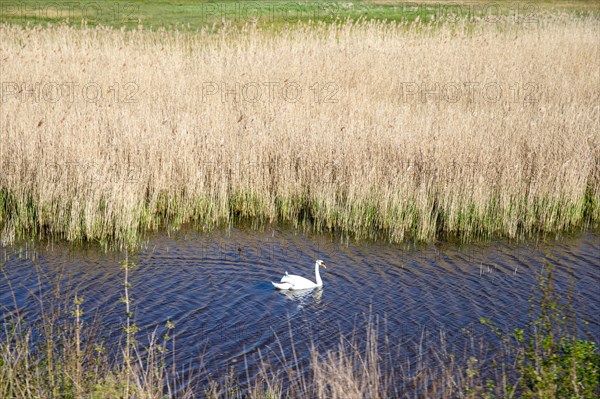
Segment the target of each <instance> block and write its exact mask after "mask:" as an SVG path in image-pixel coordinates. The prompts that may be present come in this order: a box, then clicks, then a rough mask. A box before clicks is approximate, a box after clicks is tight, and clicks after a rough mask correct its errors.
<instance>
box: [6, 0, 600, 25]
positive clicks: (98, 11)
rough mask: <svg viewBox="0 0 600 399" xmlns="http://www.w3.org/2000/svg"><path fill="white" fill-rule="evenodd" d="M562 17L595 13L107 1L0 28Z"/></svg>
mask: <svg viewBox="0 0 600 399" xmlns="http://www.w3.org/2000/svg"><path fill="white" fill-rule="evenodd" d="M557 11H559V12H568V13H572V14H594V15H598V14H599V13H600V5H599V4H598V3H597V2H594V1H584V0H575V1H548V0H544V1H523V2H490V1H482V0H472V1H463V2H453V1H431V0H425V1H417V2H410V1H396V0H365V1H361V0H347V1H324V0H301V1H285V0H271V1H269V0H257V1H235V0H221V1H213V0H201V1H195V0H162V1H142V0H113V1H84V2H73V1H67V0H65V1H51V2H48V1H46V2H45V1H38V0H22V1H3V2H1V3H0V22H9V23H16V24H20V25H27V24H30V25H42V26H47V25H48V24H55V25H56V24H58V23H62V22H65V21H68V23H69V24H71V25H73V26H81V25H86V26H98V25H102V26H111V27H115V28H127V29H132V28H133V29H137V28H138V26H143V27H144V29H158V28H166V29H178V30H198V29H202V28H207V27H211V26H213V25H216V26H221V25H222V24H223V23H224V22H225V23H227V24H232V25H237V26H242V25H244V24H252V23H254V24H258V25H259V26H264V27H281V26H283V25H286V24H295V23H297V22H307V21H309V20H311V21H323V22H333V21H335V20H344V19H347V18H350V19H354V20H356V19H359V18H362V19H367V20H369V19H379V20H382V19H385V20H388V21H396V22H407V21H409V22H410V21H414V20H415V19H417V18H418V19H419V20H421V21H431V20H432V19H433V20H439V19H446V20H450V21H456V20H459V19H483V20H488V21H496V20H497V18H498V17H510V18H512V19H514V20H516V21H520V22H522V23H533V22H535V21H536V19H537V18H538V16H539V14H540V13H546V12H557Z"/></svg>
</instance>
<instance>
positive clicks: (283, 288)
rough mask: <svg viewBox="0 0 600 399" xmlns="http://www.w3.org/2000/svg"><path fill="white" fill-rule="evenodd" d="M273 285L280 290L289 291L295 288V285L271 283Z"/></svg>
mask: <svg viewBox="0 0 600 399" xmlns="http://www.w3.org/2000/svg"><path fill="white" fill-rule="evenodd" d="M271 284H273V285H274V286H275V288H277V289H278V290H289V289H292V287H293V285H292V284H290V283H274V282H272V281H271Z"/></svg>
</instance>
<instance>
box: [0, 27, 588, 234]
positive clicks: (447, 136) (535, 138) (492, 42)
mask: <svg viewBox="0 0 600 399" xmlns="http://www.w3.org/2000/svg"><path fill="white" fill-rule="evenodd" d="M536 22H537V23H535V24H522V23H518V22H510V21H504V22H497V23H489V22H484V21H480V22H477V21H474V22H473V21H471V22H469V23H454V24H451V23H441V24H439V25H436V26H433V25H422V24H418V23H417V24H414V25H394V24H385V23H382V22H359V23H351V22H348V23H342V24H333V25H317V24H315V25H312V26H298V27H290V28H284V29H282V30H281V31H278V32H277V33H276V34H274V33H273V32H262V31H260V30H258V29H255V28H243V29H242V30H235V29H228V28H227V27H225V28H223V29H222V30H221V31H219V32H217V33H214V32H213V33H209V32H200V33H198V34H196V35H188V34H183V33H178V32H164V31H159V32H146V31H117V30H111V29H106V28H98V29H79V30H77V29H73V28H70V27H67V26H57V27H53V28H46V29H41V28H22V27H16V26H9V25H3V26H0V38H1V39H0V47H1V53H2V56H1V58H2V61H1V62H2V64H1V75H2V112H1V114H0V125H1V126H2V128H1V130H0V135H1V137H0V143H1V146H0V159H1V160H2V162H1V164H0V167H1V168H2V171H1V173H0V228H1V234H2V242H4V243H10V242H13V241H14V240H15V239H19V238H21V237H30V236H34V237H44V236H46V237H47V236H50V237H58V238H64V239H66V240H70V241H79V240H98V241H100V242H103V243H117V244H124V243H133V242H137V241H138V240H139V238H140V233H142V232H143V231H145V230H147V229H156V228H158V227H161V226H168V227H177V226H179V225H180V224H182V223H189V222H193V223H195V224H196V225H197V226H199V227H201V228H210V227H214V226H217V225H231V224H235V223H237V222H239V221H240V220H252V221H255V222H258V224H264V223H290V224H292V225H293V226H296V227H306V226H312V227H313V228H315V229H316V230H327V229H332V230H338V231H341V232H345V233H348V234H353V235H355V236H357V237H384V238H386V239H388V240H390V241H393V242H400V241H402V240H405V239H416V240H431V239H434V238H436V237H439V236H441V235H449V236H459V237H461V238H464V239H470V238H481V237H484V238H485V237H491V236H495V235H503V236H508V237H520V236H523V235H528V234H537V233H540V232H551V233H554V232H560V231H564V230H566V229H571V228H579V227H585V226H589V225H590V224H592V225H597V224H598V221H600V205H599V198H600V136H599V134H598V120H599V105H598V87H600V76H599V75H598V63H597V60H598V59H600V47H599V46H598V40H597V38H598V36H599V30H600V28H599V25H598V23H597V20H595V19H591V18H581V19H577V18H575V17H551V18H550V17H548V18H541V17H540V20H538V21H536Z"/></svg>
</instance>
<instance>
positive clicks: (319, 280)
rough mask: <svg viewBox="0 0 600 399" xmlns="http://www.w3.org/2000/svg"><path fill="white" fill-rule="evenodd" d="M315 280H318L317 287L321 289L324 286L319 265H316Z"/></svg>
mask: <svg viewBox="0 0 600 399" xmlns="http://www.w3.org/2000/svg"><path fill="white" fill-rule="evenodd" d="M315 278H316V280H317V286H319V287H321V286H322V285H323V280H321V275H320V274H319V264H318V263H315Z"/></svg>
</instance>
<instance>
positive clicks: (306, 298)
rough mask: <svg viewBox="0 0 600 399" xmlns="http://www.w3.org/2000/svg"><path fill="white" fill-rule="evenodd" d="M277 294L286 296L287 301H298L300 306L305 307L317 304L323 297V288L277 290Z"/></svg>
mask: <svg viewBox="0 0 600 399" xmlns="http://www.w3.org/2000/svg"><path fill="white" fill-rule="evenodd" d="M277 292H278V293H280V294H281V295H284V296H286V297H287V298H288V299H291V300H294V301H298V302H300V304H301V305H307V304H309V303H310V302H313V301H314V302H315V303H319V302H321V297H322V296H323V288H320V287H319V288H309V289H306V290H278V291H277Z"/></svg>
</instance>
